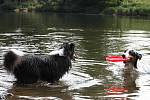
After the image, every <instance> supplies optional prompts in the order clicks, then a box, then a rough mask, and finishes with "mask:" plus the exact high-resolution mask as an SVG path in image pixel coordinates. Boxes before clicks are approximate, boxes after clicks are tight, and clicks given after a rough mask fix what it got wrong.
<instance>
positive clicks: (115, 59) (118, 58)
mask: <svg viewBox="0 0 150 100" xmlns="http://www.w3.org/2000/svg"><path fill="white" fill-rule="evenodd" d="M126 60H127V59H126V58H123V57H122V56H106V61H110V62H122V61H126Z"/></svg>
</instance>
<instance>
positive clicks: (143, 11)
mask: <svg viewBox="0 0 150 100" xmlns="http://www.w3.org/2000/svg"><path fill="white" fill-rule="evenodd" d="M102 13H103V14H108V15H124V16H150V2H149V0H132V1H130V2H129V0H124V2H122V3H121V4H120V5H119V6H114V7H108V8H106V9H104V10H103V11H102Z"/></svg>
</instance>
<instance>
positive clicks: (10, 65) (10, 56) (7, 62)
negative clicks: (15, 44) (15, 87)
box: [4, 50, 21, 71]
mask: <svg viewBox="0 0 150 100" xmlns="http://www.w3.org/2000/svg"><path fill="white" fill-rule="evenodd" d="M20 57H21V56H19V55H18V54H17V53H16V52H15V51H14V50H10V51H8V52H7V53H6V54H5V55H4V67H5V68H6V69H7V70H8V71H13V70H14V65H15V64H16V62H17V61H18V59H19V58H20Z"/></svg>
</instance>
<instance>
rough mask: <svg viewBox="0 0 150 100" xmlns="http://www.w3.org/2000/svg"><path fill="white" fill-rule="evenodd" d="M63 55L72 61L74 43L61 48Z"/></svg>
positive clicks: (65, 44)
mask: <svg viewBox="0 0 150 100" xmlns="http://www.w3.org/2000/svg"><path fill="white" fill-rule="evenodd" d="M61 48H63V55H64V56H67V57H70V59H73V60H74V51H75V50H74V49H75V44H74V43H64V44H63V46H62V47H61Z"/></svg>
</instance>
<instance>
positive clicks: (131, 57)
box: [122, 49, 142, 68]
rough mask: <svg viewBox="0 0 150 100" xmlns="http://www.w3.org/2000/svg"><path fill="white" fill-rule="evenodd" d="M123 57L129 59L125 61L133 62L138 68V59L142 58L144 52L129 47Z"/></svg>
mask: <svg viewBox="0 0 150 100" xmlns="http://www.w3.org/2000/svg"><path fill="white" fill-rule="evenodd" d="M122 57H123V58H126V59H127V60H126V61H124V63H131V64H133V66H134V68H137V61H138V60H140V59H141V58H142V54H140V53H138V52H137V51H135V50H132V49H128V50H125V51H124V53H123V55H122Z"/></svg>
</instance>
